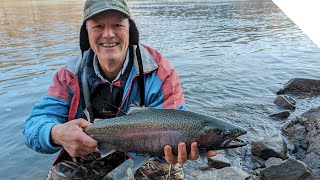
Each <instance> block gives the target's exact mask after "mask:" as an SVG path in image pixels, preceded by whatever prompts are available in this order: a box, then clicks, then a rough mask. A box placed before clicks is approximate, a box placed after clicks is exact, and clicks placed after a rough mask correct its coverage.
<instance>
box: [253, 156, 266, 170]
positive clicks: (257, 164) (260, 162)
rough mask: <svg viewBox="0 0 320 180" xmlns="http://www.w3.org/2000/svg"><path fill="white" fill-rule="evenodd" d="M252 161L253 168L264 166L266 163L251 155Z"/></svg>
mask: <svg viewBox="0 0 320 180" xmlns="http://www.w3.org/2000/svg"><path fill="white" fill-rule="evenodd" d="M252 162H253V165H254V169H257V168H264V167H266V165H265V164H266V160H265V159H262V158H260V157H257V156H253V157H252Z"/></svg>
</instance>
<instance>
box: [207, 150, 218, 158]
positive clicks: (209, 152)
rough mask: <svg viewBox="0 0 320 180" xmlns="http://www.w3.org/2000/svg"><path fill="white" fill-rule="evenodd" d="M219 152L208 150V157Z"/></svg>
mask: <svg viewBox="0 0 320 180" xmlns="http://www.w3.org/2000/svg"><path fill="white" fill-rule="evenodd" d="M217 154H218V153H217V151H213V150H211V151H208V152H207V157H212V156H215V155H217Z"/></svg>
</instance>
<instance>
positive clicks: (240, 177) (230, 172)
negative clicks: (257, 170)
mask: <svg viewBox="0 0 320 180" xmlns="http://www.w3.org/2000/svg"><path fill="white" fill-rule="evenodd" d="M250 177H251V176H250V175H249V174H248V173H247V172H245V171H243V170H242V169H240V168H239V167H237V166H230V167H225V168H222V169H214V170H210V171H206V172H204V173H203V174H201V175H198V176H197V177H196V179H198V180H207V179H219V180H244V179H249V178H250Z"/></svg>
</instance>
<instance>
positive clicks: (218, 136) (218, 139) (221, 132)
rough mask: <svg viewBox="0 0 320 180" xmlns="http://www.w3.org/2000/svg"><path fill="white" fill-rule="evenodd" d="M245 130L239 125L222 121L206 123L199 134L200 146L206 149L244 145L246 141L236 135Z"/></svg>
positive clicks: (241, 133) (242, 133)
mask: <svg viewBox="0 0 320 180" xmlns="http://www.w3.org/2000/svg"><path fill="white" fill-rule="evenodd" d="M246 133H247V131H246V130H245V129H244V128H242V127H239V126H236V125H233V124H230V123H227V122H223V123H220V124H216V122H215V124H210V123H208V124H207V125H206V126H205V127H204V129H203V133H202V135H201V136H200V140H199V144H200V146H202V147H204V148H206V149H207V150H219V149H229V148H237V147H242V146H245V145H246V143H245V142H244V141H242V140H240V139H237V137H239V136H241V135H244V134H246Z"/></svg>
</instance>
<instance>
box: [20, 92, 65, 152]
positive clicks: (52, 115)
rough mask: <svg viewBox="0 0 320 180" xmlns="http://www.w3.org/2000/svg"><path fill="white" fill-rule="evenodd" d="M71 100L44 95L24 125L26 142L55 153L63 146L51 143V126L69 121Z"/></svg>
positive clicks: (40, 150) (28, 144)
mask: <svg viewBox="0 0 320 180" xmlns="http://www.w3.org/2000/svg"><path fill="white" fill-rule="evenodd" d="M69 106H70V102H68V101H64V100H61V99H58V98H56V97H53V96H46V97H44V98H43V99H42V100H41V101H40V102H39V103H37V104H36V105H35V107H34V108H33V110H32V112H31V115H30V116H29V117H28V119H26V121H25V122H24V125H23V135H24V140H25V143H26V145H27V146H28V147H30V148H31V149H33V150H35V151H37V152H40V153H55V152H57V151H59V150H61V149H62V146H55V145H53V144H52V143H51V128H52V127H53V126H54V125H56V124H62V123H64V122H66V121H67V118H68V111H69Z"/></svg>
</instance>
